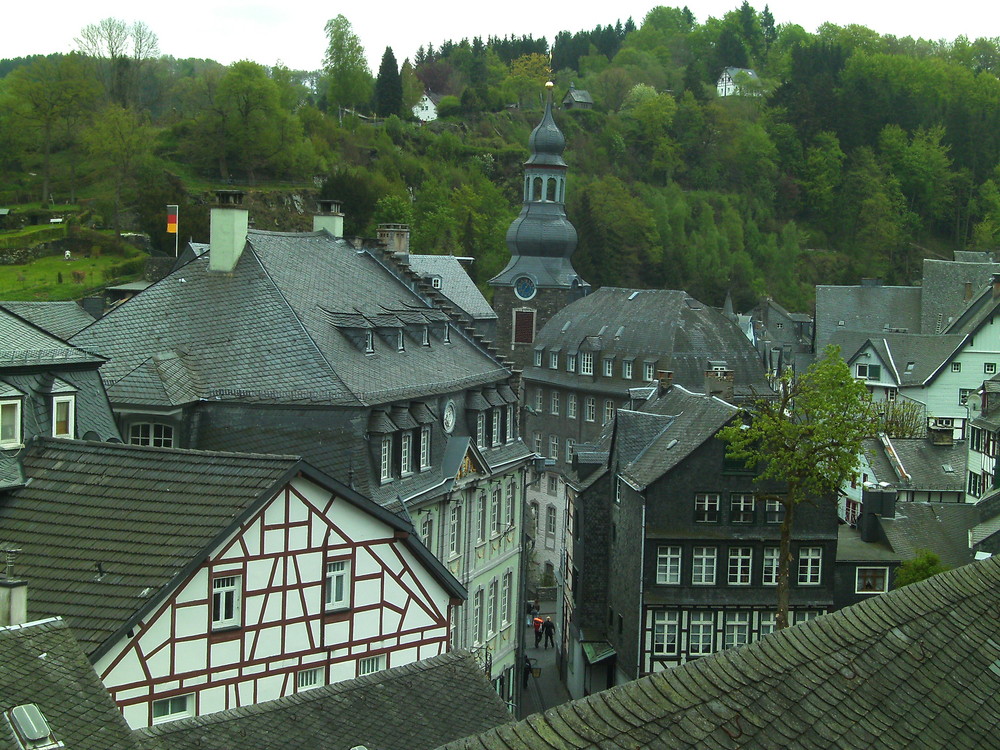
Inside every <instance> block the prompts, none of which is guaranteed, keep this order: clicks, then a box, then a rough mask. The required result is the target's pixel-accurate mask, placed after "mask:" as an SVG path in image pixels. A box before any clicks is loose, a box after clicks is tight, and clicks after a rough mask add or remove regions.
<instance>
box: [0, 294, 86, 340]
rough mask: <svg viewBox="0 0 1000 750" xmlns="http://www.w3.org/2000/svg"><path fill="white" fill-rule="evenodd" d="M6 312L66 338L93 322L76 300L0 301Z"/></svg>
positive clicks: (54, 334)
mask: <svg viewBox="0 0 1000 750" xmlns="http://www.w3.org/2000/svg"><path fill="white" fill-rule="evenodd" d="M0 306H2V307H3V308H4V309H5V310H7V311H8V312H11V313H14V315H17V316H18V317H20V318H22V319H24V320H26V321H28V322H29V323H31V324H32V325H35V326H38V327H39V328H41V329H42V330H44V331H47V332H48V333H51V334H52V335H53V336H57V337H58V338H61V339H68V338H70V337H71V336H73V335H74V334H77V333H79V332H80V331H82V330H83V329H84V328H86V327H87V326H89V325H90V324H91V323H93V322H94V318H93V316H92V315H91V314H90V313H88V312H87V311H86V310H84V309H83V308H82V307H80V306H79V305H78V304H77V303H76V302H0Z"/></svg>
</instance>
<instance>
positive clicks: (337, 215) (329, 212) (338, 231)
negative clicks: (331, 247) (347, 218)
mask: <svg viewBox="0 0 1000 750" xmlns="http://www.w3.org/2000/svg"><path fill="white" fill-rule="evenodd" d="M317 203H319V210H318V211H317V212H316V215H315V216H313V231H314V232H318V231H320V230H321V229H325V230H326V231H328V232H329V233H330V234H332V235H333V236H334V237H343V236H344V213H343V210H342V207H341V203H340V201H338V200H333V199H326V198H321V199H320V200H319V201H317Z"/></svg>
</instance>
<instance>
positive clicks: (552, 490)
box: [545, 474, 559, 497]
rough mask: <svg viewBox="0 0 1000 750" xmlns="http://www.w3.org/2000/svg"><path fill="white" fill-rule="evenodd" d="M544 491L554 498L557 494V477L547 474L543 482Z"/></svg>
mask: <svg viewBox="0 0 1000 750" xmlns="http://www.w3.org/2000/svg"><path fill="white" fill-rule="evenodd" d="M545 491H546V492H548V493H549V494H550V495H552V496H553V497H555V496H556V495H557V494H558V493H559V477H557V476H556V475H555V474H549V475H548V476H547V477H546V480H545Z"/></svg>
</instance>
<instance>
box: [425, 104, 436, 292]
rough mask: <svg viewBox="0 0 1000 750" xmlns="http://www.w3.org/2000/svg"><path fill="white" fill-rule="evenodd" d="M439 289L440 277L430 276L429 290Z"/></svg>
mask: <svg viewBox="0 0 1000 750" xmlns="http://www.w3.org/2000/svg"><path fill="white" fill-rule="evenodd" d="M420 108H421V109H427V105H426V104H421V105H420ZM440 288H441V277H440V276H431V289H440Z"/></svg>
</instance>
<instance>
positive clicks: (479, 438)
mask: <svg viewBox="0 0 1000 750" xmlns="http://www.w3.org/2000/svg"><path fill="white" fill-rule="evenodd" d="M476 445H477V446H479V447H480V448H484V447H486V415H485V414H483V413H482V412H481V411H480V412H476Z"/></svg>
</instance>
